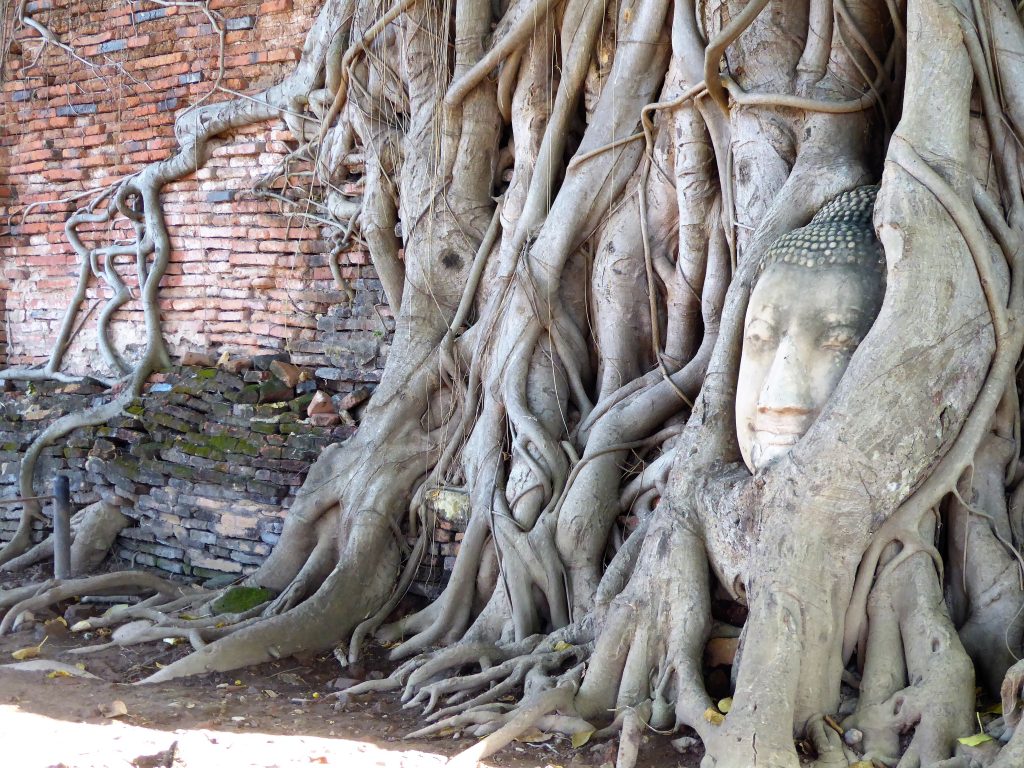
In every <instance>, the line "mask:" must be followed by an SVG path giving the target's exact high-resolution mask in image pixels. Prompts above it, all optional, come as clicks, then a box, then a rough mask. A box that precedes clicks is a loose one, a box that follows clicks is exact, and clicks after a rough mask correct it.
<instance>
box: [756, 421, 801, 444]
mask: <svg viewBox="0 0 1024 768" xmlns="http://www.w3.org/2000/svg"><path fill="white" fill-rule="evenodd" d="M810 425H811V419H809V418H808V417H807V416H805V415H803V414H801V415H799V416H797V415H792V416H791V415H780V414H758V415H757V416H756V417H755V418H754V423H753V424H751V426H752V427H753V432H754V438H755V439H756V440H757V441H758V442H760V443H764V444H771V445H792V444H793V443H795V442H796V441H797V440H799V439H800V438H801V437H803V436H804V433H806V432H807V428H808V427H810Z"/></svg>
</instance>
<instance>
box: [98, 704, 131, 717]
mask: <svg viewBox="0 0 1024 768" xmlns="http://www.w3.org/2000/svg"><path fill="white" fill-rule="evenodd" d="M98 709H99V711H100V714H101V715H103V716H104V717H111V718H113V717H121V716H122V715H127V714H128V707H126V706H125V703H124V702H123V701H121V700H120V699H114V700H113V701H112V702H110V703H109V704H100V705H99V707H98Z"/></svg>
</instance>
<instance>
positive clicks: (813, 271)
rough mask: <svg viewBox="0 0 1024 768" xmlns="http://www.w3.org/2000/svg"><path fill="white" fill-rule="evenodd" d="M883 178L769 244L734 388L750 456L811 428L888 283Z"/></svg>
mask: <svg viewBox="0 0 1024 768" xmlns="http://www.w3.org/2000/svg"><path fill="white" fill-rule="evenodd" d="M877 191H878V187H875V186H871V187H860V188H858V189H855V190H853V191H851V192H846V193H844V194H842V195H840V196H839V197H837V198H836V199H835V200H833V201H832V202H830V203H828V204H827V205H826V206H825V207H824V208H822V209H821V210H820V211H818V213H817V215H815V217H814V218H813V219H812V220H811V222H810V223H809V224H808V225H807V226H805V227H802V228H800V229H797V230H794V231H792V232H789V233H787V234H786V235H783V236H782V237H781V238H779V239H778V240H777V241H776V242H775V243H774V244H773V245H772V246H771V247H770V248H769V249H768V250H767V251H766V252H765V254H764V258H763V260H762V262H761V264H760V265H759V266H758V273H757V275H755V283H754V290H753V291H752V293H751V295H750V302H749V304H748V306H747V314H746V318H745V320H744V334H743V349H742V354H741V357H740V371H739V382H738V385H737V390H736V431H737V439H738V441H739V445H740V452H741V454H742V456H743V461H744V462H745V463H746V465H747V467H748V468H749V469H750V470H751V471H757V470H760V469H763V468H765V467H767V466H769V465H770V464H772V463H773V462H774V461H776V460H777V459H778V458H780V457H781V456H783V455H785V454H786V453H788V452H789V450H790V449H791V448H792V447H793V445H795V444H796V442H797V441H798V440H799V439H800V438H801V437H802V436H803V435H804V433H805V432H807V430H808V429H809V428H810V426H811V424H813V423H814V420H815V419H816V418H817V417H818V414H819V413H820V412H821V409H822V408H823V407H824V405H825V403H826V401H827V400H828V398H829V397H830V396H831V394H832V392H833V391H834V390H835V388H836V386H837V385H838V384H839V380H840V379H841V378H842V376H843V373H845V371H846V368H847V366H848V365H849V363H850V358H851V356H852V355H853V352H854V350H855V349H856V348H857V346H858V345H859V344H860V342H861V341H862V340H863V338H864V336H865V335H867V332H868V330H869V329H870V328H871V324H872V323H873V322H874V320H875V317H876V316H877V315H878V311H879V309H880V308H881V306H882V297H883V295H884V293H885V255H884V253H883V251H882V246H881V244H880V243H879V241H878V238H877V237H876V236H875V232H874V228H873V227H872V224H871V217H872V211H873V208H874V201H875V195H876V193H877Z"/></svg>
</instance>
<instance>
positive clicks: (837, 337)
mask: <svg viewBox="0 0 1024 768" xmlns="http://www.w3.org/2000/svg"><path fill="white" fill-rule="evenodd" d="M858 344H860V337H859V336H858V335H857V329H856V328H853V327H851V326H849V325H837V326H834V327H832V328H829V329H828V330H827V331H825V333H824V334H823V335H822V337H821V346H822V348H823V349H830V350H833V351H835V352H852V351H853V350H855V349H856V348H857V345H858Z"/></svg>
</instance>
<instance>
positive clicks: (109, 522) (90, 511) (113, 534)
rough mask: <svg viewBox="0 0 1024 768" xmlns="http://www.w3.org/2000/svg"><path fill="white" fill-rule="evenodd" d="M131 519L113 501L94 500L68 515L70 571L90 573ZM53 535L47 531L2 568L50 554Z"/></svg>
mask: <svg viewBox="0 0 1024 768" xmlns="http://www.w3.org/2000/svg"><path fill="white" fill-rule="evenodd" d="M130 523H131V521H130V519H129V518H128V517H127V516H126V515H125V514H124V513H123V512H122V511H121V510H120V508H119V507H116V506H114V505H112V504H108V503H107V502H105V501H97V502H95V503H93V504H90V505H89V506H87V507H85V508H83V509H80V510H78V511H77V512H76V513H75V514H74V515H72V516H71V572H72V573H90V572H91V571H92V570H93V569H94V568H96V567H97V566H98V565H99V564H100V563H101V562H103V560H104V559H105V558H106V557H107V555H108V554H109V553H110V547H111V546H112V545H113V543H114V540H115V539H116V538H117V535H118V534H119V533H120V532H121V531H122V530H124V529H125V528H127V527H128V526H129V525H130ZM53 544H54V537H53V534H50V535H49V536H47V537H46V538H45V539H43V540H42V541H41V542H39V543H38V544H36V545H35V546H34V547H32V549H30V550H28V551H27V552H25V553H24V554H23V555H19V556H18V557H16V558H14V559H13V560H9V561H8V562H6V563H4V565H3V566H0V570H4V571H21V570H24V569H25V568H28V567H29V566H30V565H35V564H36V563H39V562H42V561H43V560H48V559H50V558H52V557H53Z"/></svg>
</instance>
